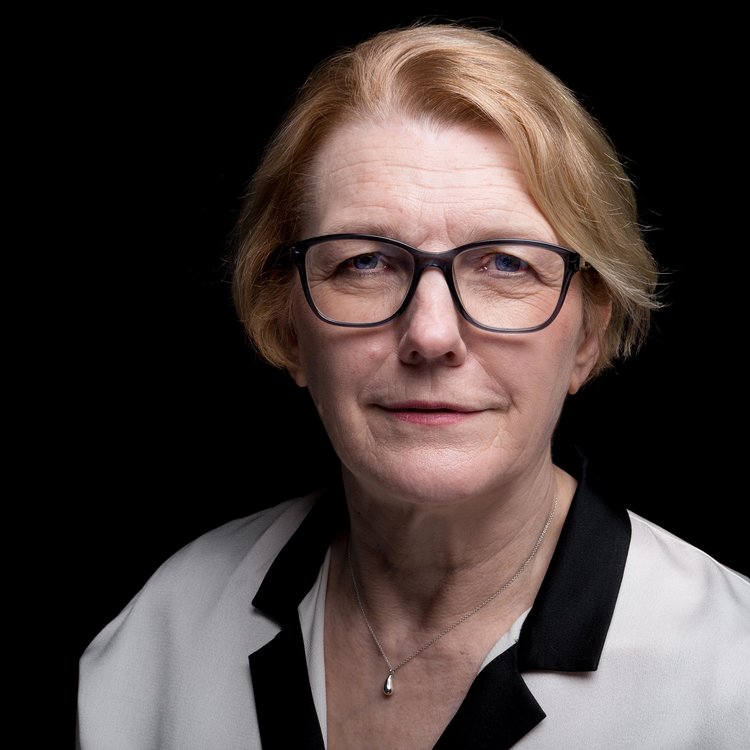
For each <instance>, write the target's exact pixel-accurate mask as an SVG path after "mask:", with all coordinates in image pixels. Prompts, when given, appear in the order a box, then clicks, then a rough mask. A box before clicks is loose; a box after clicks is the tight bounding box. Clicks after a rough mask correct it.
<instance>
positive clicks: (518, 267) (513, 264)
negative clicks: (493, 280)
mask: <svg viewBox="0 0 750 750" xmlns="http://www.w3.org/2000/svg"><path fill="white" fill-rule="evenodd" d="M495 268H496V269H497V270H498V271H504V272H505V273H514V272H517V271H523V270H525V269H526V268H528V264H527V263H526V261H524V260H521V259H520V258H517V257H516V256H515V255H506V254H505V253H497V254H496V255H495Z"/></svg>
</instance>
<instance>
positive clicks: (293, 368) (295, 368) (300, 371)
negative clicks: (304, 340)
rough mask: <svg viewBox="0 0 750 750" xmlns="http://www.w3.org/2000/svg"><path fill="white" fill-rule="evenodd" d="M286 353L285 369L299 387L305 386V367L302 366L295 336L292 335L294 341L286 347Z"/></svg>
mask: <svg viewBox="0 0 750 750" xmlns="http://www.w3.org/2000/svg"><path fill="white" fill-rule="evenodd" d="M288 353H289V356H288V358H287V366H286V369H287V371H288V372H289V374H290V375H291V376H292V379H293V380H294V382H295V383H296V384H297V385H298V386H299V387H300V388H307V376H306V375H305V368H304V367H303V366H302V359H301V357H300V347H299V342H298V341H297V337H296V336H295V337H294V343H292V344H290V346H289V347H288Z"/></svg>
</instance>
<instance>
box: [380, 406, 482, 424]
mask: <svg viewBox="0 0 750 750" xmlns="http://www.w3.org/2000/svg"><path fill="white" fill-rule="evenodd" d="M381 408H382V409H383V410H384V411H385V412H386V413H387V414H388V415H390V416H392V417H393V418H394V419H397V420H399V421H401V422H408V423H410V424H423V425H432V426H439V425H451V424H458V423H460V422H464V421H466V420H467V419H470V418H471V417H472V416H474V415H475V414H479V413H480V410H478V409H474V408H472V407H470V406H466V405H464V404H456V403H452V402H445V401H401V402H398V403H392V404H385V405H383V406H381Z"/></svg>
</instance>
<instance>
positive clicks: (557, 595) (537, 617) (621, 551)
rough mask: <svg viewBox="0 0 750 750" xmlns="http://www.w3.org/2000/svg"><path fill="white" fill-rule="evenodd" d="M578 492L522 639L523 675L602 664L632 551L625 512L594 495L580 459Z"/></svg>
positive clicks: (520, 659) (582, 669) (584, 669)
mask: <svg viewBox="0 0 750 750" xmlns="http://www.w3.org/2000/svg"><path fill="white" fill-rule="evenodd" d="M571 473H573V474H578V475H579V484H578V490H577V492H576V494H575V497H574V498H573V503H572V505H571V507H570V510H569V512H568V517H567V519H566V520H565V526H564V527H563V530H562V533H561V535H560V539H559V541H558V543H557V547H556V548H555V554H554V555H553V556H552V561H551V562H550V566H549V569H548V570H547V575H546V576H545V577H544V581H543V582H542V586H541V588H540V589H539V593H538V594H537V597H536V600H535V601H534V606H533V607H532V609H531V612H529V615H528V617H527V618H526V620H525V622H524V624H523V627H522V628H521V636H520V638H519V641H518V665H519V669H520V670H521V671H522V672H523V671H526V670H532V669H550V670H555V671H558V672H588V671H593V670H595V669H596V668H597V667H598V666H599V659H600V657H601V653H602V649H603V648H604V641H605V639H606V637H607V631H608V630H609V624H610V622H611V621H612V614H613V612H614V609H615V604H616V603H617V596H618V594H619V592H620V584H621V583H622V575H623V572H624V570H625V561H626V560H627V556H628V549H629V548H630V536H631V527H630V518H629V517H628V514H627V511H626V510H625V509H624V508H622V507H618V506H614V505H609V504H608V503H606V502H605V501H604V500H603V499H602V498H601V497H600V496H599V495H598V494H597V492H596V491H595V488H594V486H593V484H592V482H591V480H590V479H589V478H587V476H586V473H587V470H586V462H585V460H583V461H579V467H578V472H574V471H571Z"/></svg>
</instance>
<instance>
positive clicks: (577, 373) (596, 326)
mask: <svg viewBox="0 0 750 750" xmlns="http://www.w3.org/2000/svg"><path fill="white" fill-rule="evenodd" d="M595 316H596V319H594V320H592V321H589V323H588V324H584V327H583V333H582V337H581V341H580V343H579V345H578V350H577V351H576V357H575V362H574V367H573V372H572V373H571V376H570V384H569V385H568V394H569V395H571V396H572V395H574V394H575V393H578V391H579V390H580V389H581V386H583V384H584V383H585V382H586V381H587V380H588V378H589V375H591V371H592V370H593V369H594V367H595V366H596V362H597V360H598V359H599V353H600V351H601V342H602V340H603V338H604V333H605V331H606V330H607V326H608V325H609V320H610V318H611V317H612V304H611V303H610V302H608V303H606V304H604V305H597V307H596V312H595Z"/></svg>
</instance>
